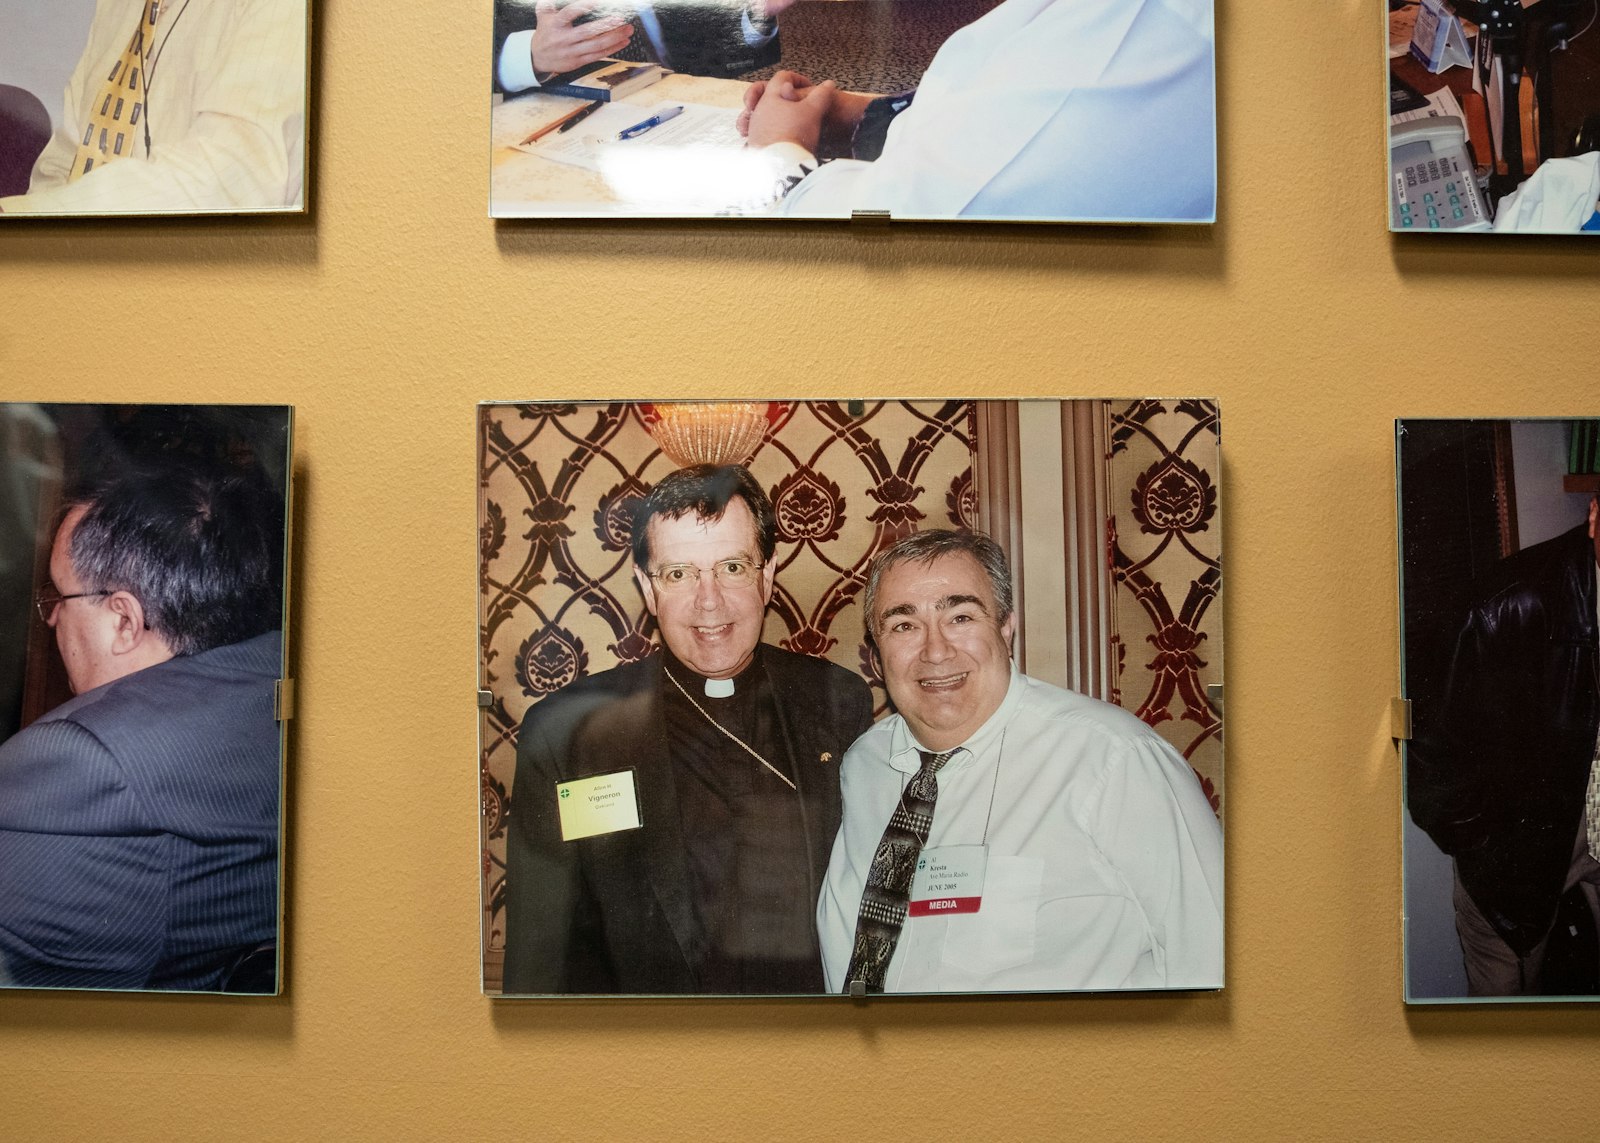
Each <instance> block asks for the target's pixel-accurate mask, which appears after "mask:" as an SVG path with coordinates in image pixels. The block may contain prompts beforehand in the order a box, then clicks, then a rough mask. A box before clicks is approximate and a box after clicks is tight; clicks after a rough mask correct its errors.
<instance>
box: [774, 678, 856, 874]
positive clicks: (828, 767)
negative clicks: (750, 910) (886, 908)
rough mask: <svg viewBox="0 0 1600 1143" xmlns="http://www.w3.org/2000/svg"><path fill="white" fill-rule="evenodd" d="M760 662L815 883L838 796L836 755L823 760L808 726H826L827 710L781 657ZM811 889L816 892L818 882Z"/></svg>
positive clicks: (829, 838) (829, 842)
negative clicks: (831, 807)
mask: <svg viewBox="0 0 1600 1143" xmlns="http://www.w3.org/2000/svg"><path fill="white" fill-rule="evenodd" d="M763 665H764V666H765V667H766V671H767V683H768V685H769V686H770V687H771V688H772V696H773V699H774V700H775V701H774V702H773V707H774V708H775V709H776V710H777V712H778V739H779V744H780V745H781V746H782V748H783V750H784V757H785V760H786V761H787V763H788V773H789V774H790V775H791V776H792V777H793V778H794V784H795V787H796V790H797V792H798V793H799V795H800V804H801V807H802V809H803V811H804V813H805V828H806V847H807V849H808V850H809V851H810V852H809V853H808V855H807V856H808V857H809V858H810V861H809V863H808V865H809V868H810V870H811V876H812V879H813V880H814V881H815V880H817V878H818V875H819V873H820V871H821V870H822V869H823V868H825V867H826V865H827V863H828V856H829V854H830V853H831V852H832V851H833V834H834V829H833V828H832V826H830V824H829V815H828V813H827V805H828V801H829V799H830V797H832V798H837V796H838V795H837V792H836V791H837V789H838V784H839V771H838V763H839V759H837V758H832V759H829V760H828V761H826V762H824V761H822V760H821V753H820V750H819V748H818V747H817V736H816V735H814V734H811V733H808V732H807V728H808V727H826V726H827V725H828V721H827V720H828V719H829V718H830V713H829V712H827V711H825V710H822V709H820V708H819V704H818V703H817V701H816V696H814V695H811V694H808V693H806V690H805V687H804V686H803V685H795V681H794V680H792V679H790V678H789V675H788V672H787V671H785V670H784V669H783V664H782V662H781V660H778V659H777V658H776V657H775V656H772V655H768V656H766V658H765V662H764V664H763ZM830 784H831V787H830ZM812 889H813V891H814V892H815V893H820V892H821V891H822V885H821V883H820V881H817V883H816V884H814V885H813V886H812Z"/></svg>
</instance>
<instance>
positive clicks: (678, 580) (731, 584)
mask: <svg viewBox="0 0 1600 1143" xmlns="http://www.w3.org/2000/svg"><path fill="white" fill-rule="evenodd" d="M764 567H766V565H765V564H761V563H757V562H755V561H754V560H718V561H717V562H716V563H714V564H712V565H711V566H710V567H709V568H701V567H696V566H695V565H694V564H663V565H662V566H661V567H659V568H657V569H656V570H655V571H653V572H649V573H648V574H649V576H650V578H651V579H653V580H655V581H656V587H657V588H658V589H660V590H661V591H665V592H680V591H693V590H694V589H695V588H696V587H697V586H698V585H699V583H700V577H701V576H702V575H704V574H705V573H706V572H710V573H711V574H712V575H713V576H714V577H715V578H716V581H717V586H718V587H721V588H726V589H732V588H740V587H753V586H754V585H755V582H756V577H757V575H758V574H759V573H760V571H761V569H762V568H764Z"/></svg>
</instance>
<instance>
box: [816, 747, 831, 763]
mask: <svg viewBox="0 0 1600 1143" xmlns="http://www.w3.org/2000/svg"><path fill="white" fill-rule="evenodd" d="M819 761H822V762H832V761H833V751H831V750H824V751H823V752H822V757H821V758H820V759H819Z"/></svg>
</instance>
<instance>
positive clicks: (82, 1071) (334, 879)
mask: <svg viewBox="0 0 1600 1143" xmlns="http://www.w3.org/2000/svg"><path fill="white" fill-rule="evenodd" d="M317 8H318V12H317V18H318V22H319V30H318V46H317V51H316V53H315V61H314V66H315V77H314V78H315V84H316V89H317V90H318V91H319V92H320V96H319V99H318V103H317V108H316V114H315V116H314V122H313V129H314V131H315V136H314V147H313V154H312V158H313V161H314V164H315V172H316V173H315V195H314V202H313V212H312V214H311V215H310V216H309V217H308V218H305V219H303V220H278V221H255V222H207V221H198V222H157V223H115V224H113V223H104V222H91V223H85V224H69V223H45V224H37V223H29V224H24V225H16V224H8V225H6V226H5V227H3V228H0V297H3V299H4V316H3V317H0V398H3V399H9V400H15V399H51V400H65V399H84V400H95V401H111V400H120V401H155V400H185V401H187V400H209V401H260V402H280V401H281V402H288V403H292V404H294V405H295V406H297V409H298V419H297V428H298V430H299V437H300V440H299V443H300V457H301V467H302V474H301V480H300V484H299V492H300V496H301V503H300V517H299V523H300V527H301V533H300V547H299V552H300V557H301V558H300V562H299V567H298V591H297V597H296V602H297V620H298V627H299V631H298V638H297V640H296V652H297V662H298V674H299V678H300V682H301V691H300V694H301V702H300V711H299V719H298V721H297V724H296V726H295V730H294V736H293V740H292V745H293V747H294V757H293V769H292V781H293V786H292V796H291V799H290V802H289V805H288V813H289V829H290V846H291V851H290V852H291V858H290V870H291V875H290V878H289V882H288V887H289V893H290V914H289V927H288V940H289V958H290V961H289V963H290V969H289V991H288V993H287V995H285V996H284V997H282V998H281V999H278V1000H276V1001H270V1002H252V1001H247V1000H239V999H226V998H205V999H193V998H183V997H162V996H148V997H119V996H112V995H104V996H101V995H52V994H43V993H37V994H9V995H4V996H0V1077H3V1083H4V1090H5V1097H4V1101H3V1102H4V1112H3V1117H0V1135H3V1136H5V1137H7V1138H45V1137H53V1138H69V1139H97V1138H126V1139H160V1140H172V1139H180V1138H188V1137H203V1138H264V1139H266V1138H271V1139H277V1138H283V1139H289V1138H317V1137H321V1138H330V1139H352V1140H362V1139H412V1138H418V1139H423V1138H453V1137H459V1138H483V1139H499V1138H512V1137H516V1138H523V1137H526V1138H567V1137H609V1138H627V1137H662V1138H665V1137H673V1136H676V1137H685V1138H693V1139H696V1140H704V1139H718V1138H746V1137H762V1136H769V1135H770V1136H785V1137H817V1138H822V1137H829V1136H853V1137H865V1138H889V1137H903V1136H911V1137H918V1138H934V1137H938V1136H941V1135H945V1134H948V1135H950V1136H952V1137H961V1136H965V1137H969V1138H989V1137H1001V1136H1005V1137H1013V1138H1050V1137H1073V1138H1082V1139H1093V1140H1111V1139H1153V1138H1180V1139H1185V1140H1190V1139H1195V1138H1242V1139H1273V1138H1300V1139H1315V1138H1346V1137H1393V1138H1397V1139H1410V1138H1415V1139H1429V1138H1438V1139H1445V1138H1467V1137H1479V1136H1482V1137H1501V1138H1513V1137H1515V1138H1578V1137H1584V1136H1589V1137H1592V1136H1593V1133H1594V1128H1593V1121H1592V1118H1589V1119H1584V1118H1580V1116H1581V1115H1583V1114H1584V1113H1585V1111H1586V1105H1588V1104H1591V1103H1592V1100H1591V1099H1589V1098H1587V1096H1586V1089H1588V1088H1589V1087H1590V1086H1591V1085H1590V1084H1589V1083H1588V1082H1587V1080H1586V1076H1587V1069H1588V1066H1589V1065H1590V1064H1591V1063H1592V1061H1593V1060H1594V1058H1595V1048H1596V1046H1597V1045H1596V1040H1597V1035H1596V1033H1597V1030H1600V1012H1597V1011H1595V1010H1592V1009H1587V1008H1582V1007H1578V1008H1564V1009H1556V1008H1542V1009H1535V1008H1527V1009H1506V1008H1502V1009H1496V1010H1450V1011H1441V1010H1428V1011H1411V1012H1408V1011H1407V1010H1406V1009H1405V1008H1404V1007H1403V1005H1402V1004H1401V1001H1400V995H1401V979H1400V923H1399V913H1400V875H1399V869H1400V853H1399V836H1400V830H1399V824H1400V817H1399V813H1400V811H1399V783H1398V766H1397V761H1396V758H1395V754H1394V752H1393V750H1392V748H1391V746H1390V743H1389V741H1388V737H1387V718H1388V715H1387V700H1388V698H1389V696H1390V695H1391V694H1392V693H1394V691H1395V690H1396V687H1397V670H1396V666H1395V661H1396V652H1395V644H1396V636H1397V631H1396V619H1395V611H1396V607H1395V596H1394V577H1395V556H1394V540H1393V537H1394V509H1393V506H1392V491H1393V477H1392V465H1391V422H1392V419H1393V418H1394V417H1395V416H1396V415H1399V414H1406V415H1429V414H1433V415H1438V414H1456V413H1465V414H1502V415H1503V414H1561V413H1572V412H1576V411H1582V412H1585V413H1588V414H1591V415H1593V414H1594V413H1595V411H1596V406H1597V400H1596V391H1595V365H1596V358H1597V354H1596V350H1595V348H1594V329H1595V314H1596V301H1597V299H1600V293H1597V289H1596V271H1597V268H1600V246H1596V245H1594V244H1582V243H1567V242H1559V241H1507V240H1499V241H1495V240H1485V241H1441V242H1427V241H1419V242H1415V243H1412V242H1397V241H1395V240H1394V239H1392V238H1391V237H1389V235H1388V234H1387V233H1386V232H1385V230H1384V226H1383V220H1384V209H1385V207H1384V194H1383V185H1384V172H1383V166H1382V150H1381V148H1382V137H1383V136H1382V117H1383V113H1384V104H1383V99H1382V89H1381V81H1380V77H1381V65H1380V55H1379V48H1378V43H1379V36H1380V32H1379V30H1378V27H1377V26H1376V25H1377V23H1378V21H1379V19H1380V17H1379V14H1378V12H1377V11H1376V9H1377V8H1378V6H1377V5H1376V4H1374V3H1373V2H1372V0H1337V2H1335V3H1319V4H1289V3H1284V2H1282V0H1223V2H1222V3H1219V5H1218V8H1219V13H1218V39H1219V44H1220V51H1219V55H1220V57H1221V74H1220V80H1219V83H1220V100H1219V106H1220V113H1221V201H1220V215H1221V219H1222V221H1221V222H1220V223H1219V224H1218V225H1217V226H1216V227H1214V228H1211V229H1192V230H1127V229H1112V228H1076V229H1043V228H1033V229H1027V228H1004V227H976V228H959V229H958V228H940V227H908V228H899V227H896V228H893V229H892V230H891V231H890V232H889V233H887V234H884V235H872V236H863V235H859V234H856V233H852V232H851V231H849V230H848V229H845V228H843V227H838V226H823V227H816V228H808V229H787V228H784V227H780V226H774V225H761V224H751V225H712V226H686V225H643V224H626V223H623V224H616V223H613V224H607V225H583V224H575V225H561V224H541V225H523V226H496V225H494V224H492V223H491V222H489V221H488V220H487V219H486V218H485V200H486V168H487V156H486V139H487V116H488V100H487V98H486V93H485V91H484V87H485V83H484V64H485V60H484V57H485V53H486V50H487V43H488V36H489V5H488V4H487V3H486V2H475V3H472V4H465V5H459V6H455V5H442V4H424V3H415V2H414V3H409V4H394V3H377V2H375V0H365V2H363V0H324V2H322V3H320V4H319V5H318V6H317ZM456 9H459V16H458V18H456V19H454V20H451V19H448V18H447V19H443V20H442V21H437V22H436V23H433V24H430V23H428V22H425V18H427V19H436V14H437V15H442V14H445V13H446V12H447V11H450V10H456ZM623 264H626V265H628V266H630V267H631V269H632V274H631V277H628V278H623V277H621V276H619V275H618V273H617V269H618V267H619V265H623ZM111 280H121V281H124V282H127V283H129V284H131V285H133V286H136V287H137V288H138V290H139V292H140V293H141V294H142V295H143V297H144V298H145V299H146V300H147V302H148V316H147V318H141V317H139V316H138V315H136V314H134V313H129V314H126V315H125V316H119V317H111V318H107V319H104V320H103V322H101V323H100V325H99V327H98V328H99V329H100V331H101V332H100V336H98V337H96V338H95V340H94V343H93V344H92V345H86V346H80V345H78V344H75V343H74V342H73V340H72V338H73V334H74V331H75V330H76V329H79V328H85V327H91V326H92V323H91V322H89V321H88V320H87V319H82V318H79V317H78V316H77V314H78V312H79V308H80V307H82V306H84V305H85V304H87V303H88V302H90V301H92V300H94V299H96V298H99V297H101V296H103V295H104V294H105V292H106V290H107V289H108V282H109V281H111ZM596 280H603V281H606V282H608V283H612V287H611V288H612V290H613V291H614V292H613V293H612V296H611V297H610V298H609V299H606V300H604V301H601V302H598V303H595V302H593V301H592V299H589V298H586V297H585V296H584V295H585V294H587V293H588V291H587V290H586V289H585V290H579V291H577V292H574V291H570V290H568V289H565V288H564V285H563V284H564V283H566V282H593V281H596ZM1425 315H1427V320H1429V321H1430V324H1431V325H1432V326H1433V329H1434V332H1431V333H1428V334H1420V333H1419V332H1418V326H1419V322H1421V321H1422V320H1424V316H1425ZM619 361H622V362H626V363H627V364H626V365H622V366H618V365H617V364H616V362H619ZM597 363H603V364H604V367H603V368H596V365H597ZM594 377H630V378H631V380H630V381H629V382H628V383H627V386H626V389H625V390H612V389H606V390H602V389H601V388H599V387H598V386H597V385H596V384H594V383H592V382H587V381H585V380H583V379H584V378H594ZM1141 389H1146V390H1151V391H1160V392H1205V393H1215V394H1216V395H1217V396H1218V397H1220V398H1221V400H1222V409H1223V416H1224V434H1223V440H1224V456H1225V471H1224V481H1225V484H1224V504H1225V511H1226V513H1227V518H1226V522H1225V526H1226V535H1227V552H1228V555H1227V560H1228V574H1229V583H1228V591H1227V606H1228V615H1227V621H1228V679H1227V702H1228V715H1229V719H1230V739H1229V742H1228V788H1229V812H1228V822H1227V834H1228V857H1229V869H1228V908H1229V915H1228V937H1229V959H1228V979H1229V987H1228V990H1227V991H1226V992H1225V993H1223V994H1220V995H1210V996H1196V997H1191V998H1182V997H1179V998H1155V999H1152V998H1140V997H1128V996H1123V997H1117V996H1099V997H1084V998H1060V999H1049V1000H1032V1001H1030V1000H990V1001H983V1002H978V1001H951V1002H935V1003H874V1004H872V1005H871V1006H868V1007H853V1006H851V1005H849V1004H848V1003H844V1002H839V1003H742V1002H738V1003H564V1004H563V1003H535V1004H523V1005H516V1006H510V1005H507V1006H497V1005H492V1004H490V1003H489V1002H488V1001H486V1000H484V999H483V998H482V997H480V996H479V995H478V986H477V963H478V956H477V932H478V926H477V909H478V904H477V899H476V891H477V884H478V877H477V870H476V862H477V845H478V842H477V816H476V749H475V742H474V728H475V722H476V719H475V710H474V706H473V695H472V692H473V613H474V596H473V583H474V581H473V567H474V550H475V543H474V526H473V504H474V485H473V473H474V454H473V402H475V401H476V400H478V399H479V398H484V397H498V398H531V397H556V396H572V397H611V396H629V397H656V398H670V397H690V396H695V397H702V396H744V395H751V394H757V395H763V396H764V395H780V394H781V395H785V396H816V397H821V396H830V397H842V396H852V395H856V394H863V395H880V396H928V395H930V394H938V395H953V394H957V393H960V394H969V395H971V396H975V397H991V396H1025V395H1041V396H1042V395H1062V394H1072V395H1106V394H1121V395H1125V394H1128V393H1131V392H1135V391H1138V390H1141Z"/></svg>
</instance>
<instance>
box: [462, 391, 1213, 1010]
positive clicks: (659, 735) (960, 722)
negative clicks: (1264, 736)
mask: <svg viewBox="0 0 1600 1143" xmlns="http://www.w3.org/2000/svg"><path fill="white" fill-rule="evenodd" d="M478 423H479V439H478V445H479V474H480V495H479V504H478V507H479V517H478V525H479V541H480V552H479V561H480V562H479V568H480V580H479V612H478V621H479V628H478V634H479V648H480V665H479V686H480V703H481V705H482V707H483V710H482V719H481V723H480V734H481V752H480V758H479V778H480V790H481V806H482V830H483V834H482V838H483V852H482V862H483V917H482V923H483V934H482V935H483V985H484V991H485V992H486V993H487V994H488V995H490V996H555V995H574V994H576V995H670V996H683V995H824V994H834V995H838V994H845V993H853V994H872V993H880V992H881V993H903V994H915V993H951V992H960V993H1002V992H1004V993H1015V992H1032V991H1050V992H1059V991H1086V990H1102V989H1194V988H1207V989H1214V988H1220V987H1221V986H1222V983H1223V969H1222V965H1223V956H1222V953H1223V948H1222V912H1221V910H1222V900H1223V893H1222V864H1221V863H1222V833H1221V824H1220V814H1221V805H1222V798H1223V780H1222V779H1223V771H1222V718H1221V713H1222V712H1221V703H1220V695H1219V694H1217V693H1216V692H1215V691H1213V690H1212V688H1213V686H1216V687H1217V689H1218V690H1220V680H1221V676H1222V631H1221V626H1220V624H1221V616H1222V611H1221V608H1220V607H1219V606H1216V601H1217V598H1218V595H1219V593H1220V590H1221V552H1222V549H1221V527H1220V516H1219V511H1218V508H1219V505H1218V489H1217V486H1216V483H1215V474H1216V473H1217V472H1218V458H1219V451H1218V450H1219V440H1220V437H1219V419H1218V413H1217V407H1216V404H1215V403H1214V402H1211V401H1206V400H1154V399H1131V400H1104V399H1088V400H1073V401H1057V400H1033V401H976V400H970V399H961V398H957V399H934V400H920V401H881V400H879V401H777V400H774V401H754V402H690V403H670V404H663V403H648V402H623V401H615V402H606V403H530V404H485V405H482V406H480V409H479V422H478ZM1088 933H1092V934H1094V935H1093V937H1092V939H1091V938H1088V937H1086V935H1085V934H1088Z"/></svg>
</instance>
